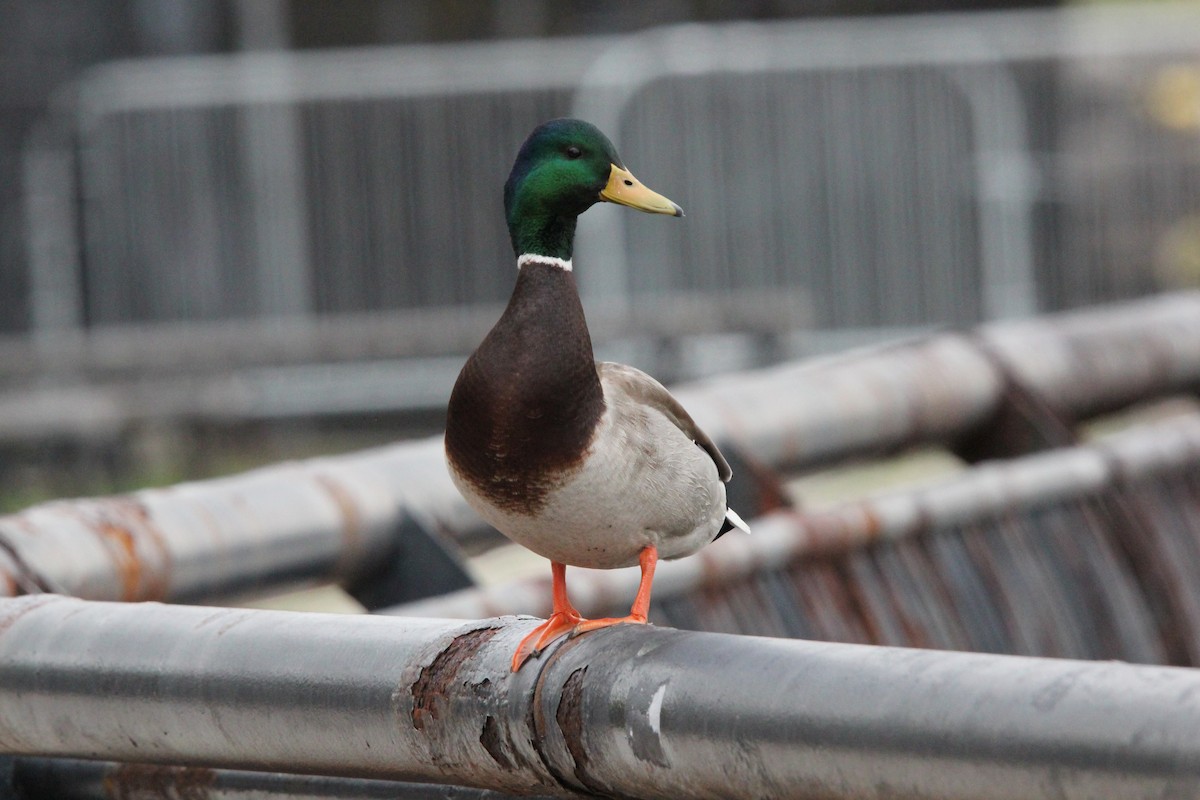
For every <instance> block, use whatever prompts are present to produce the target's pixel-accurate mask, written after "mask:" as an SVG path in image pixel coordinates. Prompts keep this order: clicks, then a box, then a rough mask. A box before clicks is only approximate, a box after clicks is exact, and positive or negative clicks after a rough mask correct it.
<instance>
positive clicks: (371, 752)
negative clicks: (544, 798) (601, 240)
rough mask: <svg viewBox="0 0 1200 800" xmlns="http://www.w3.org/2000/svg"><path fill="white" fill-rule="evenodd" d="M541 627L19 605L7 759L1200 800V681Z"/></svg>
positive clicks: (619, 783)
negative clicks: (526, 657) (524, 638)
mask: <svg viewBox="0 0 1200 800" xmlns="http://www.w3.org/2000/svg"><path fill="white" fill-rule="evenodd" d="M531 625H532V622H529V621H523V620H491V621H482V622H473V623H469V624H461V623H448V622H446V621H417V620H402V619H395V618H386V617H337V616H331V615H318V614H290V613H286V612H271V611H248V610H229V609H211V608H195V607H182V606H162V605H157V604H111V603H94V602H88V601H82V600H77V599H73V598H61V597H50V596H42V597H32V598H20V599H16V600H4V601H0V747H3V749H4V751H6V752H8V753H13V754H18V755H25V754H30V755H32V754H43V755H54V756H72V757H87V758H102V759H115V760H130V761H138V762H152V763H171V764H183V765H198V766H218V767H235V768H248V769H256V770H272V771H289V772H307V773H317V774H337V775H343V776H347V777H356V778H375V779H378V778H389V779H401V780H423V781H432V782H447V783H454V784H460V785H468V786H476V787H480V788H490V789H494V790H498V791H508V792H540V793H543V794H551V795H553V794H561V793H563V792H567V791H591V792H597V793H601V794H605V795H609V796H617V797H672V798H684V797H706V798H708V797H730V796H763V795H772V796H792V797H797V796H821V797H826V798H841V797H846V798H849V797H853V798H883V797H888V798H894V797H898V796H899V797H910V798H950V797H954V798H958V799H959V800H969V799H970V798H988V799H989V800H996V799H999V798H1021V799H1022V800H1027V798H1030V797H1042V796H1055V797H1065V798H1083V797H1088V798H1102V797H1135V796H1136V797H1158V796H1182V795H1184V794H1188V793H1191V792H1193V791H1194V789H1195V787H1196V786H1197V785H1200V783H1198V782H1200V672H1196V671H1194V670H1184V669H1173V668H1162V667H1143V666H1132V665H1129V664H1124V663H1118V662H1079V661H1069V660H1048V659H1032V658H1016V657H1008V656H992V655H981V654H970V653H950V652H938V651H919V650H904V649H896V648H881V647H866V646H860V645H845V644H830V643H817V642H806V641H799V640H788V641H784V640H772V639H763V638H754V637H737V636H728V635H720V634H705V633H693V632H685V631H675V630H669V629H656V628H653V627H650V626H618V627H615V628H609V629H606V630H603V631H599V632H595V633H591V634H587V635H585V636H581V637H578V638H576V639H573V640H570V641H568V642H567V643H565V644H563V645H561V646H559V647H557V648H556V649H553V650H551V651H548V652H547V653H545V654H543V655H542V657H541V658H540V659H537V660H534V661H532V662H530V664H529V666H527V667H526V668H525V669H523V670H521V671H520V672H518V673H516V674H513V673H511V672H509V670H508V667H507V664H508V659H509V657H510V656H511V653H512V649H513V647H515V645H516V642H517V640H518V638H519V637H520V636H521V635H523V634H524V633H526V632H527V631H528V630H529V629H530V627H531ZM931 764H936V768H931ZM1172 793H1175V794H1172Z"/></svg>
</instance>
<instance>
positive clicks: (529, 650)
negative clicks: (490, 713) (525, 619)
mask: <svg viewBox="0 0 1200 800" xmlns="http://www.w3.org/2000/svg"><path fill="white" fill-rule="evenodd" d="M550 570H551V575H552V576H553V587H554V588H553V591H554V610H553V612H552V613H551V614H550V619H548V620H546V621H545V622H543V623H542V624H541V625H538V626H537V627H536V628H534V629H533V630H532V631H530V632H529V634H528V635H526V636H525V638H524V639H522V640H521V643H520V644H519V645H517V652H515V653H513V658H512V671H513V672H516V671H517V670H519V669H520V668H521V665H522V664H524V663H525V659H527V658H529V657H530V656H531V655H533V654H534V653H536V652H539V651H540V650H541V649H542V648H543V647H545V646H546V645H548V644H550V642H553V641H554V640H555V639H557V638H558V637H559V636H562V635H564V634H566V633H569V632H570V631H571V630H572V629H573V628H574V627H575V626H576V625H578V624H579V623H580V622H582V621H583V617H581V616H580V615H579V612H578V611H576V610H575V607H574V606H573V605H571V599H570V598H569V597H567V567H566V565H565V564H560V563H558V562H557V561H551V562H550Z"/></svg>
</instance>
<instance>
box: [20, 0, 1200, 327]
mask: <svg viewBox="0 0 1200 800" xmlns="http://www.w3.org/2000/svg"><path fill="white" fill-rule="evenodd" d="M1197 51H1200V12H1197V11H1195V10H1194V9H1192V8H1176V7H1169V6H1168V7H1161V6H1157V5H1156V6H1155V7H1153V8H1142V7H1139V8H1137V9H1133V10H1129V9H1125V10H1121V9H1105V10H1103V11H1096V10H1086V11H1084V10H1075V11H1066V12H1036V13H1035V12H1029V13H1010V14H979V15H961V16H923V17H917V18H911V19H900V18H884V19H875V20H866V19H864V20H853V21H825V22H803V23H786V24H785V23H772V24H771V25H769V26H766V25H749V24H743V25H726V26H685V27H679V28H670V29H664V30H659V31H653V32H649V33H645V34H639V35H635V36H631V37H626V38H620V39H577V40H564V41H553V40H548V41H528V42H506V43H500V44H487V45H482V44H480V45H457V46H452V47H438V48H431V47H423V48H405V49H389V50H369V51H361V52H357V51H356V52H336V53H304V54H293V53H289V54H277V55H249V56H237V57H228V58H226V57H221V58H190V59H180V60H169V61H150V62H133V63H119V64H113V65H109V66H106V67H103V68H100V69H98V70H95V71H93V72H92V73H91V74H90V75H88V76H87V77H86V78H85V79H83V80H82V81H80V82H79V83H78V84H77V85H75V86H73V87H71V88H70V90H69V91H65V92H64V93H63V95H62V98H61V102H60V103H59V106H58V107H59V111H60V113H59V115H58V116H57V118H56V119H55V120H53V121H52V122H53V124H50V125H47V126H46V127H45V128H44V130H43V131H42V135H41V136H40V137H38V138H37V139H36V140H35V144H34V146H33V147H31V149H30V150H29V152H28V156H27V169H26V178H27V192H28V197H29V207H30V214H29V218H30V243H31V252H32V259H33V276H32V286H33V294H32V305H33V314H32V318H33V320H34V324H35V326H36V327H37V328H38V329H39V330H43V331H45V330H53V329H55V328H62V327H67V328H71V327H72V326H79V325H87V326H103V325H109V324H129V323H141V322H148V321H180V320H211V319H227V318H240V317H255V316H260V315H266V316H278V315H301V316H307V315H312V314H341V313H350V312H359V311H367V310H397V309H413V308H422V307H430V306H441V307H456V308H462V309H464V310H465V313H466V314H467V315H468V316H469V315H470V309H471V308H472V307H473V306H477V305H478V304H481V303H482V304H490V303H495V302H498V301H501V300H502V299H503V297H504V296H505V295H506V293H507V291H508V288H509V285H510V275H511V263H510V259H509V254H508V244H507V239H506V236H505V232H504V229H503V220H502V215H501V212H500V191H499V187H500V185H501V183H502V182H503V179H504V175H505V171H506V170H507V168H508V165H509V163H510V160H511V157H512V153H513V152H514V151H515V149H516V147H517V145H518V144H519V142H520V140H521V138H522V137H523V136H524V134H525V133H526V132H527V131H528V130H529V129H530V128H531V127H532V126H533V125H534V124H535V123H536V122H538V121H540V120H542V119H544V118H547V117H550V116H555V115H560V114H565V113H569V112H573V113H578V114H581V115H585V116H588V117H590V118H592V119H594V120H595V121H597V122H599V123H601V125H602V126H603V127H605V128H606V129H607V130H609V132H610V133H612V134H613V136H614V138H615V140H616V141H617V142H618V143H619V145H620V146H621V149H622V152H623V154H624V155H625V157H626V159H627V160H628V161H629V163H630V164H631V165H633V166H635V167H636V168H637V169H639V171H640V172H641V173H642V174H643V175H644V176H645V177H646V179H647V180H648V181H650V182H651V183H652V184H653V185H655V186H658V187H661V188H662V189H663V190H664V191H665V192H667V193H668V194H670V195H671V196H673V197H675V198H676V199H678V200H679V201H680V202H681V203H682V204H683V205H684V206H685V207H686V208H687V209H688V211H689V217H688V218H687V219H685V220H684V221H683V222H682V223H681V224H678V225H661V224H659V225H654V224H651V223H652V222H653V221H652V220H643V219H637V218H634V217H633V216H632V215H628V214H625V215H621V214H619V213H617V211H616V210H615V209H608V208H600V209H597V210H595V211H593V212H591V213H590V214H589V216H588V217H587V218H586V220H585V222H584V224H583V225H582V230H581V241H580V247H579V249H580V254H579V261H580V263H581V268H580V279H581V283H582V285H583V287H584V290H585V292H587V293H588V294H589V295H590V297H591V299H592V302H593V303H595V304H598V305H602V304H603V303H605V302H607V303H610V304H616V305H617V306H620V307H629V306H639V305H642V306H649V307H656V308H660V307H663V305H664V304H666V303H667V302H668V300H669V297H670V296H671V294H672V293H675V292H679V291H684V292H693V293H695V292H701V293H704V294H706V295H709V296H710V297H712V298H714V301H717V302H719V298H720V297H721V296H722V295H723V294H724V293H726V292H730V291H733V292H737V291H750V292H754V291H757V292H760V293H763V292H766V293H774V294H777V295H778V294H781V293H782V294H784V295H785V296H788V297H791V298H793V303H792V305H793V306H794V307H795V308H796V312H795V314H794V315H793V317H792V318H790V319H784V320H782V321H781V323H780V324H782V325H790V326H812V325H815V326H817V327H832V328H845V327H852V328H860V327H875V326H884V325H891V326H895V325H903V326H907V325H927V324H931V323H971V322H976V321H979V320H981V319H985V318H992V317H996V316H1008V315H1018V314H1025V313H1028V312H1030V311H1033V310H1036V309H1038V308H1043V309H1052V308H1061V307H1068V306H1076V305H1082V304H1086V303H1092V302H1097V301H1101V300H1108V299H1114V298H1119V297H1128V296H1132V295H1137V294H1141V293H1144V292H1145V291H1148V290H1151V289H1153V288H1155V287H1156V286H1158V285H1160V284H1161V283H1162V282H1164V281H1165V282H1167V283H1171V282H1172V281H1175V280H1178V281H1183V282H1186V281H1187V280H1189V279H1190V278H1189V274H1190V273H1188V272H1187V270H1188V269H1189V266H1188V265H1189V264H1190V263H1191V262H1190V261H1189V260H1188V259H1189V258H1190V256H1189V253H1191V252H1192V249H1191V248H1190V243H1192V239H1190V238H1189V231H1192V230H1193V228H1192V226H1191V222H1189V221H1194V219H1195V214H1196V213H1197V211H1198V210H1200V188H1197V187H1200V170H1198V167H1200V149H1197V148H1196V147H1195V138H1196V133H1197V129H1196V127H1195V126H1194V125H1192V126H1190V127H1189V125H1190V123H1189V121H1188V120H1189V118H1188V117H1187V116H1186V114H1187V110H1186V104H1187V103H1188V102H1189V101H1188V99H1187V98H1188V97H1189V96H1190V95H1188V94H1187V91H1186V87H1187V85H1189V84H1188V83H1187V77H1188V75H1189V74H1191V73H1188V72H1187V70H1189V69H1194V68H1195V65H1194V57H1195V53H1196V52H1197ZM1172 70H1174V71H1172ZM1181 71H1182V72H1181ZM1172 76H1175V78H1174V82H1172V80H1173V79H1172ZM1173 92H1174V93H1173ZM1172 112H1174V114H1175V115H1174V116H1172ZM76 166H77V168H76ZM77 201H78V202H77ZM585 264H586V267H585V266H583V265H585ZM1171 276H1174V277H1171ZM805 298H808V299H807V300H805ZM814 298H820V300H819V302H817V301H815V299H814ZM738 316H740V317H741V319H740V321H738V320H734V321H733V323H734V327H736V326H737V325H743V324H752V323H750V322H748V321H750V320H753V319H754V315H753V313H751V312H749V311H747V310H745V309H743V310H742V312H739V315H738ZM728 322H729V320H727V323H728Z"/></svg>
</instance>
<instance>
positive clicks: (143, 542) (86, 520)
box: [69, 497, 171, 602]
mask: <svg viewBox="0 0 1200 800" xmlns="http://www.w3.org/2000/svg"><path fill="white" fill-rule="evenodd" d="M69 508H70V509H71V512H72V513H74V514H75V516H76V517H77V518H78V519H79V520H80V521H81V522H82V523H83V525H84V526H85V527H86V528H87V529H88V530H89V531H91V532H92V533H94V534H96V535H97V536H98V537H99V538H100V540H101V541H102V542H103V543H104V546H105V549H106V550H107V551H108V552H109V554H110V557H111V558H112V561H113V568H114V570H115V571H116V576H117V579H118V581H119V582H120V585H121V597H120V599H121V600H124V601H127V602H132V601H135V600H162V599H164V598H165V597H166V595H167V588H168V585H169V584H170V565H171V556H170V550H169V549H168V547H167V544H166V538H165V537H164V536H163V534H162V531H160V530H159V529H158V527H157V526H156V525H155V523H154V521H153V520H152V519H151V518H150V513H149V512H148V511H147V510H146V507H145V506H144V505H143V504H142V503H141V502H140V501H138V500H136V499H134V498H132V497H111V498H104V499H101V500H96V501H93V502H90V503H86V504H81V505H79V506H73V507H69ZM147 548H153V549H154V550H157V551H158V554H159V558H160V563H161V569H160V570H155V569H154V568H153V566H152V565H150V564H147V563H146V561H145V560H144V558H145V555H146V552H145V551H146V549H147Z"/></svg>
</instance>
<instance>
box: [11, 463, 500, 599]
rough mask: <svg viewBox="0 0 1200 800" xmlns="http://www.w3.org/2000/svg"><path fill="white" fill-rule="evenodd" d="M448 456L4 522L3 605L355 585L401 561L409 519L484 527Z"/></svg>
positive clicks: (247, 479) (280, 475) (137, 498)
mask: <svg viewBox="0 0 1200 800" xmlns="http://www.w3.org/2000/svg"><path fill="white" fill-rule="evenodd" d="M441 458H442V456H441V443H440V441H432V440H430V441H427V442H419V443H412V444H405V445H398V446H393V447H383V448H378V449H375V450H369V451H364V452H361V453H357V454H354V455H353V456H342V457H331V458H318V459H310V460H307V461H300V462H292V463H283V464H278V465H274V466H270V467H264V468H262V469H258V470H254V471H251V472H248V473H244V474H242V475H237V476H233V477H228V478H220V479H215V480H208V481H197V482H193V483H183V484H179V485H177V486H171V487H166V488H161V489H145V490H142V491H138V492H134V493H132V494H128V495H123V496H117V497H100V498H84V499H74V500H60V501H55V502H49V503H43V504H41V505H37V506H34V507H32V508H29V509H27V510H25V511H23V512H20V513H16V514H11V515H8V516H5V517H0V594H9V595H14V594H24V593H29V592H32V591H39V590H40V591H52V592H58V593H65V594H71V595H75V596H79V597H85V598H89V599H96V600H126V601H133V600H173V601H180V600H184V601H195V600H197V599H200V598H211V597H229V596H237V595H244V594H246V593H248V592H250V591H252V590H257V591H260V592H261V591H264V590H271V589H274V590H277V591H278V590H280V589H281V588H285V587H287V586H289V585H293V584H297V583H304V582H314V581H331V580H334V581H339V582H342V583H343V584H346V585H352V584H355V583H357V582H360V581H361V580H363V579H365V578H367V577H369V576H370V575H371V573H373V572H377V571H379V570H380V569H381V568H383V567H384V566H385V565H386V562H387V560H388V559H389V558H392V557H396V555H397V549H396V548H398V547H399V546H401V545H402V544H403V541H404V538H403V537H404V529H403V528H402V524H403V522H404V520H405V517H406V515H407V516H409V517H412V518H414V519H417V520H419V521H420V523H421V525H422V527H423V528H424V529H425V530H426V531H429V532H432V533H437V532H439V531H440V530H441V529H442V528H443V527H449V528H451V529H463V528H468V527H470V526H472V525H479V524H480V523H478V522H477V521H476V518H475V517H474V516H473V514H472V512H471V511H470V509H469V508H467V507H466V504H465V503H464V502H463V501H462V499H461V497H460V496H459V495H458V493H457V492H456V491H455V489H454V487H453V485H452V484H451V483H450V478H449V476H448V475H447V473H446V471H445V468H444V467H442V466H441ZM431 465H435V466H432V467H431Z"/></svg>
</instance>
